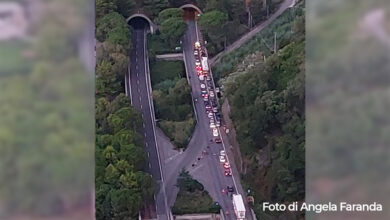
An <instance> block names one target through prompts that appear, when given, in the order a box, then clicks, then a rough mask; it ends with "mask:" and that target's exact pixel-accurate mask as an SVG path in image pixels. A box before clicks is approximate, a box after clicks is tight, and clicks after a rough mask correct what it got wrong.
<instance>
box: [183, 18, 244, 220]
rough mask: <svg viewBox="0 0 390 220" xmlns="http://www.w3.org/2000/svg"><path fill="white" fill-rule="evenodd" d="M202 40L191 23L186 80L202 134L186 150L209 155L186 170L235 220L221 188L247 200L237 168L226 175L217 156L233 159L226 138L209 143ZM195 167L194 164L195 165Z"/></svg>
mask: <svg viewBox="0 0 390 220" xmlns="http://www.w3.org/2000/svg"><path fill="white" fill-rule="evenodd" d="M199 37H200V35H199V31H198V28H197V24H196V22H195V21H194V20H188V21H187V31H186V33H185V35H184V39H183V50H184V61H185V66H186V71H187V79H188V80H189V83H190V85H191V87H192V96H193V99H194V100H196V101H194V105H195V111H196V115H197V132H199V133H200V134H196V135H194V136H193V138H194V137H196V138H197V140H196V141H195V140H191V142H190V144H189V146H188V148H187V150H188V149H192V148H195V146H196V148H198V149H201V150H205V151H207V153H208V154H207V155H206V156H204V157H203V158H202V159H200V160H198V159H197V158H196V156H197V155H194V156H195V158H194V159H193V160H192V161H187V165H186V170H188V171H190V174H191V175H193V176H194V177H195V178H196V179H197V180H198V181H200V182H201V183H202V184H203V185H204V186H205V188H206V190H207V191H208V192H209V194H210V195H211V196H212V198H213V199H214V200H215V201H217V202H218V203H219V204H220V205H221V207H222V210H223V212H224V213H226V211H227V212H228V214H227V215H225V219H236V217H235V215H234V209H233V203H232V199H231V193H229V194H228V193H224V194H223V193H222V189H226V188H227V186H233V187H234V189H235V192H237V190H238V192H239V193H240V194H242V195H243V199H244V200H245V195H246V194H244V192H243V190H242V186H241V184H240V179H239V175H238V172H237V170H236V169H235V167H234V163H231V165H232V173H233V176H225V175H224V168H223V166H222V164H221V163H220V161H219V157H218V156H219V155H220V151H221V150H225V152H226V153H227V154H228V156H230V158H232V156H231V152H230V150H229V149H226V146H230V144H229V143H228V142H227V138H223V136H221V135H220V137H222V140H223V142H222V143H221V144H217V143H215V142H214V141H213V142H210V140H212V139H214V137H213V134H212V130H211V129H210V127H209V118H208V116H207V113H206V111H205V104H204V102H203V99H202V96H201V88H200V84H201V82H200V80H199V79H198V75H197V73H196V70H195V56H194V43H195V42H196V41H198V40H199ZM204 82H206V80H205V81H204ZM206 84H207V83H206ZM208 88H209V87H208ZM208 88H207V89H208ZM210 88H211V87H210ZM221 132H223V130H222V129H219V134H221ZM193 145H195V146H193ZM207 146H209V147H207ZM230 162H233V161H230ZM192 164H195V166H193V165H192ZM246 208H247V212H246V213H247V214H246V219H252V216H251V214H250V211H249V208H248V206H247V205H246Z"/></svg>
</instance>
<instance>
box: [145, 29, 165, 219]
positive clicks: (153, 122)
mask: <svg viewBox="0 0 390 220" xmlns="http://www.w3.org/2000/svg"><path fill="white" fill-rule="evenodd" d="M143 34H144V39H146V31H144V33H143ZM147 53H148V51H147V50H146V40H144V64H145V71H147V72H145V73H146V77H145V79H148V77H150V76H149V74H150V73H149V69H148V67H147V66H146V61H148V59H147ZM148 65H149V64H148ZM146 83H147V84H148V81H146ZM149 86H150V84H149ZM149 86H148V85H146V90H147V95H148V101H149V109H150V117H151V120H152V129H153V134H154V142H155V143H156V145H155V147H156V151H157V152H156V153H157V160H158V165H159V169H160V175H161V181H162V185H163V186H162V190H163V195H164V203H165V209H166V213H169V212H170V210H169V207H168V200H167V193H166V191H165V183H164V174H163V172H162V168H161V159H160V153H159V151H158V146H157V145H158V144H157V137H156V128H155V123H156V122H155V119H154V118H153V117H152V116H153V115H152V111H153V110H152V103H151V100H150V94H151V93H152V92H151V91H149ZM168 219H170V218H168Z"/></svg>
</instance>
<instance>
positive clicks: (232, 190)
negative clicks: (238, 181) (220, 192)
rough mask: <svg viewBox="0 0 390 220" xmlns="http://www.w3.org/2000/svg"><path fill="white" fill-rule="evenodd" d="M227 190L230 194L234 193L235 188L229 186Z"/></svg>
mask: <svg viewBox="0 0 390 220" xmlns="http://www.w3.org/2000/svg"><path fill="white" fill-rule="evenodd" d="M226 188H227V190H228V192H234V187H233V186H227V187H226Z"/></svg>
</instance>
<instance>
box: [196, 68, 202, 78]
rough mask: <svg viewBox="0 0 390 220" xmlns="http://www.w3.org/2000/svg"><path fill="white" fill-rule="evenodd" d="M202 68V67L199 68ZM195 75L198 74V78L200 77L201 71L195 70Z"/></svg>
mask: <svg viewBox="0 0 390 220" xmlns="http://www.w3.org/2000/svg"><path fill="white" fill-rule="evenodd" d="M200 68H202V67H200ZM196 73H197V74H198V76H200V75H202V70H196Z"/></svg>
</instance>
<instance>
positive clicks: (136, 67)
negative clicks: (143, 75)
mask: <svg viewBox="0 0 390 220" xmlns="http://www.w3.org/2000/svg"><path fill="white" fill-rule="evenodd" d="M135 69H136V70H138V65H137V66H135ZM137 76H138V73H137Z"/></svg>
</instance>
